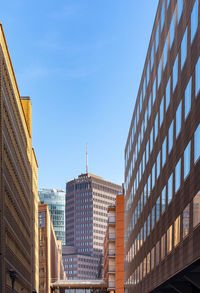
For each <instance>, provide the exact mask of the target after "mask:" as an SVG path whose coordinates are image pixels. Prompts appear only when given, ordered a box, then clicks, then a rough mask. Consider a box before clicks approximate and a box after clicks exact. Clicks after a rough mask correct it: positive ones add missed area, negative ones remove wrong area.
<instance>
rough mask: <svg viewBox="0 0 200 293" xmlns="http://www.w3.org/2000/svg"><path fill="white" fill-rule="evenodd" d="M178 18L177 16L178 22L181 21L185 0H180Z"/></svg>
mask: <svg viewBox="0 0 200 293" xmlns="http://www.w3.org/2000/svg"><path fill="white" fill-rule="evenodd" d="M177 3H178V18H177V22H178V23H179V21H180V18H181V15H182V12H183V0H178V1H177Z"/></svg>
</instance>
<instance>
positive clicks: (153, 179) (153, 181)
mask: <svg viewBox="0 0 200 293" xmlns="http://www.w3.org/2000/svg"><path fill="white" fill-rule="evenodd" d="M155 169H156V168H155V164H154V165H153V168H152V189H153V188H154V185H155Z"/></svg>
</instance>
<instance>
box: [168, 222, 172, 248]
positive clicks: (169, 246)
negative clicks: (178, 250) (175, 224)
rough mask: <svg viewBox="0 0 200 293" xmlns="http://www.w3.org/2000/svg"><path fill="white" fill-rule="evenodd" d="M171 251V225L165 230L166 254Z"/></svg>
mask: <svg viewBox="0 0 200 293" xmlns="http://www.w3.org/2000/svg"><path fill="white" fill-rule="evenodd" d="M171 250H172V225H171V226H170V227H169V229H168V230H167V253H170V251H171Z"/></svg>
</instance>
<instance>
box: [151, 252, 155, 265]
mask: <svg viewBox="0 0 200 293" xmlns="http://www.w3.org/2000/svg"><path fill="white" fill-rule="evenodd" d="M154 264H155V248H152V250H151V269H152V270H153V269H154Z"/></svg>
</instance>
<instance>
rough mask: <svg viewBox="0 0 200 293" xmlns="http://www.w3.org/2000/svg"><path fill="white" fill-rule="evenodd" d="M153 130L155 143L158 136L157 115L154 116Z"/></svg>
mask: <svg viewBox="0 0 200 293" xmlns="http://www.w3.org/2000/svg"><path fill="white" fill-rule="evenodd" d="M154 129H155V141H156V139H157V136H158V114H157V115H156V119H155V126H154Z"/></svg>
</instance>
